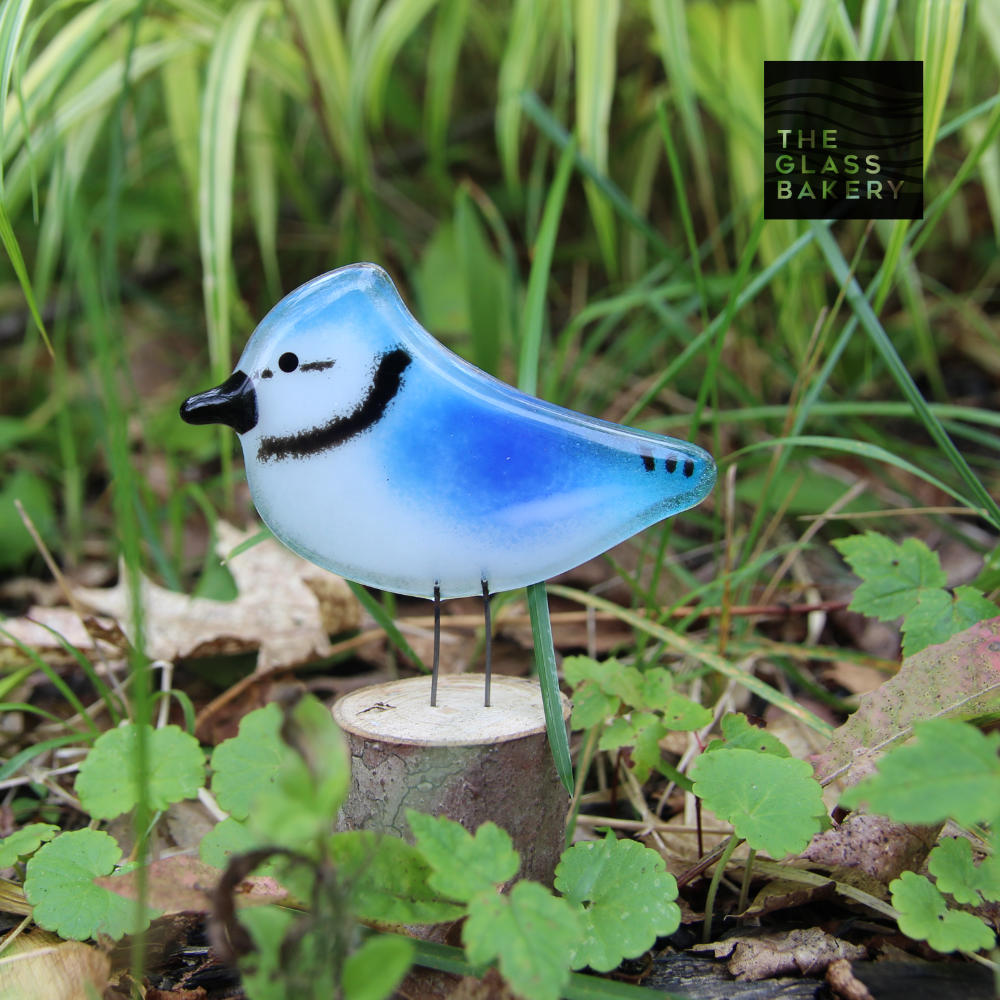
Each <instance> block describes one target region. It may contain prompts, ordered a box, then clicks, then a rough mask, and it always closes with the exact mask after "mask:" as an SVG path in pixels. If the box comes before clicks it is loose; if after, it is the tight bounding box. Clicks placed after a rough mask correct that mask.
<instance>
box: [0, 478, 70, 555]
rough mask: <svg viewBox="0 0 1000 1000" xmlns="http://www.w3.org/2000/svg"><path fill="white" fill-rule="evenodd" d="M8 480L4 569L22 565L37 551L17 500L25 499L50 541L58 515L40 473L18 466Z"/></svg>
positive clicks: (1, 540) (3, 498) (0, 502)
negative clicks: (16, 503)
mask: <svg viewBox="0 0 1000 1000" xmlns="http://www.w3.org/2000/svg"><path fill="white" fill-rule="evenodd" d="M4 479H5V481H4V485H3V489H0V569H9V568H12V567H15V566H19V565H20V564H21V563H23V562H24V560H25V559H26V558H27V557H28V556H30V555H31V554H32V553H33V552H34V551H35V542H34V540H33V539H32V537H31V535H29V534H28V529H27V528H26V527H25V526H24V521H22V520H21V515H20V514H19V513H18V510H17V507H16V506H15V505H14V501H15V500H19V501H20V502H21V505H22V506H23V507H24V509H25V511H26V512H27V513H28V516H29V517H30V518H31V520H32V521H33V522H34V525H35V527H36V528H37V529H38V533H39V534H40V535H41V536H42V540H43V541H46V542H49V541H51V540H52V538H53V537H54V534H55V530H56V514H55V507H54V506H53V503H52V496H51V491H50V489H49V487H48V486H46V484H45V483H44V482H43V481H42V480H41V479H39V478H38V476H35V475H32V474H31V473H30V472H27V471H25V470H24V469H18V470H17V471H16V472H14V473H13V474H11V475H8V476H5V477H4Z"/></svg>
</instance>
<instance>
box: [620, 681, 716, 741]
mask: <svg viewBox="0 0 1000 1000" xmlns="http://www.w3.org/2000/svg"><path fill="white" fill-rule="evenodd" d="M640 690H641V699H640V701H639V702H637V703H635V707H636V708H644V709H647V710H648V711H650V712H655V713H656V714H657V715H658V716H659V717H660V719H661V720H662V722H663V725H664V726H665V727H666V729H667V730H673V731H676V732H690V731H691V730H693V729H700V728H701V727H702V726H707V725H708V724H709V723H710V722H711V721H712V713H711V712H710V711H709V710H708V709H707V708H705V707H704V706H703V705H699V704H698V702H696V701H692V700H691V699H690V698H687V697H685V696H684V695H682V694H681V693H680V692H679V691H676V690H674V678H673V675H672V674H671V673H670V671H669V670H664V669H663V667H651V668H650V669H648V670H646V671H645V672H644V673H642V674H641V683H640Z"/></svg>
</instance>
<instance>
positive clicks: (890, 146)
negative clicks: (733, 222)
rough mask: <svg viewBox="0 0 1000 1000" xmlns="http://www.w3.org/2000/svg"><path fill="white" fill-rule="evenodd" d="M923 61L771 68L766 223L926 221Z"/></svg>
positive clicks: (766, 80) (766, 75)
mask: <svg viewBox="0 0 1000 1000" xmlns="http://www.w3.org/2000/svg"><path fill="white" fill-rule="evenodd" d="M923 142H924V66H923V63H922V62H908V61H907V62H835V61H831V62H770V61H768V62H765V63H764V218H765V219H921V218H923V214H924V188H923V175H924V157H923Z"/></svg>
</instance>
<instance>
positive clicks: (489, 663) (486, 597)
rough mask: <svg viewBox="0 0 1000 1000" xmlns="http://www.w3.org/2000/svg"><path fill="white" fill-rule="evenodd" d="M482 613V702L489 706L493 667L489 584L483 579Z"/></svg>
mask: <svg viewBox="0 0 1000 1000" xmlns="http://www.w3.org/2000/svg"><path fill="white" fill-rule="evenodd" d="M483 614H484V616H485V618H486V698H485V701H484V702H483V704H484V705H485V706H486V707H487V708H489V707H490V675H491V672H492V669H493V627H492V623H491V621H490V585H489V584H488V583H487V582H486V581H485V580H483Z"/></svg>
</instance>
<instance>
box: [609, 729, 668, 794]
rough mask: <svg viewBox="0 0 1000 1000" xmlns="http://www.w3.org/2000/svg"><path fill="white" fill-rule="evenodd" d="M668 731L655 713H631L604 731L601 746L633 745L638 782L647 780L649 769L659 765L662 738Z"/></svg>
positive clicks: (613, 747)
mask: <svg viewBox="0 0 1000 1000" xmlns="http://www.w3.org/2000/svg"><path fill="white" fill-rule="evenodd" d="M666 734H667V729H666V727H665V726H664V725H663V723H662V722H660V719H659V717H658V716H656V715H654V714H653V713H652V712H632V714H631V715H629V716H621V717H619V718H617V719H615V720H614V721H613V722H612V723H611V724H610V725H609V726H608V727H607V729H605V730H604V732H603V733H602V734H601V740H600V742H599V743H598V748H599V749H601V750H617V749H618V747H621V746H625V745H629V746H631V747H632V767H633V770H634V772H635V776H636V778H637V779H638V780H639V781H645V780H646V779H647V778H648V777H649V774H650V771H651V770H653V768H657V767H659V764H660V760H661V754H660V740H661V739H663V737H664V736H666Z"/></svg>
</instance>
